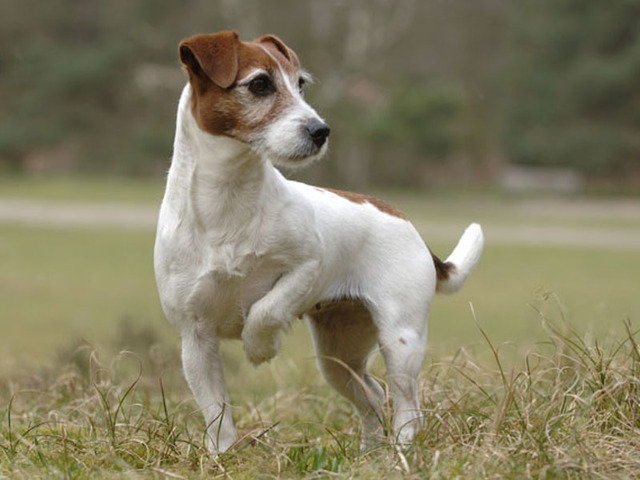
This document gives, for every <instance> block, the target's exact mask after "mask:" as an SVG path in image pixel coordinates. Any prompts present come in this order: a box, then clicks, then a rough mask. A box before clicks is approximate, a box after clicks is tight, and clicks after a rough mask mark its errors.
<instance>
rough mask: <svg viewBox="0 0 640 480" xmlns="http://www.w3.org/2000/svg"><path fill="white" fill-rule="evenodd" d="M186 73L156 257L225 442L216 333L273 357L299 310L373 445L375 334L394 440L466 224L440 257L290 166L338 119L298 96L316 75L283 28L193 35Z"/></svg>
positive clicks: (379, 396) (402, 221) (199, 386)
mask: <svg viewBox="0 0 640 480" xmlns="http://www.w3.org/2000/svg"><path fill="white" fill-rule="evenodd" d="M179 54H180V60H181V62H182V64H183V67H184V69H185V70H186V73H187V75H188V83H187V85H186V86H185V87H184V90H183V91H182V95H181V97H180V101H179V106H178V113H177V125H176V136H175V142H174V146H173V149H174V151H173V158H172V162H171V167H170V169H169V173H168V176H167V185H166V192H165V195H164V199H163V201H162V205H161V208H160V214H159V220H158V228H157V236H156V242H155V247H154V267H155V274H156V281H157V286H158V291H159V296H160V300H161V303H162V307H163V311H164V313H165V315H166V317H167V318H168V320H169V321H170V323H172V324H173V325H174V326H175V327H176V328H177V330H178V331H179V333H180V335H181V340H182V363H183V369H184V374H185V377H186V380H187V382H188V384H189V386H190V388H191V390H192V392H193V395H194V397H195V400H196V401H197V403H198V406H199V407H200V409H201V410H202V413H203V415H204V418H205V422H206V425H207V435H206V443H207V447H208V449H209V451H210V452H212V453H213V454H217V453H219V452H223V451H225V450H227V449H228V448H229V447H231V446H232V445H233V444H234V442H235V441H236V439H237V433H236V430H235V427H234V424H233V420H232V415H231V411H230V405H229V397H228V393H227V388H226V385H225V379H224V373H223V367H222V364H221V358H220V352H219V343H220V341H221V340H224V339H241V340H242V343H243V347H244V351H245V353H246V356H247V358H248V360H249V361H250V362H251V363H252V364H254V365H258V364H261V363H263V362H266V361H268V360H270V359H272V358H273V357H274V356H275V355H276V354H277V353H278V350H279V348H280V335H281V332H282V331H283V330H285V329H286V328H287V326H288V325H289V324H290V323H291V322H292V321H294V320H295V319H297V318H303V319H305V320H306V322H307V323H308V326H309V328H310V330H311V334H312V337H313V344H314V347H315V351H316V354H317V361H318V365H319V369H320V371H321V373H322V375H323V376H324V378H325V379H326V380H327V381H328V383H329V384H330V385H332V386H333V387H334V388H335V389H336V390H337V391H338V392H339V393H340V394H342V395H343V396H344V397H346V398H347V399H349V400H350V401H351V402H352V403H353V404H354V405H355V408H356V409H357V411H358V413H359V415H360V417H361V419H362V429H363V438H364V441H365V445H366V442H367V441H370V440H371V439H375V438H379V437H381V436H382V435H383V428H382V424H381V419H382V418H383V406H384V403H385V400H386V396H385V392H384V390H383V388H382V387H381V386H380V384H379V383H378V382H377V381H376V380H375V379H374V378H372V377H371V376H370V375H368V374H367V359H368V357H369V355H370V353H371V352H372V351H373V350H374V348H376V347H378V348H379V351H380V352H381V353H382V356H383V358H384V360H385V364H386V368H387V377H388V389H389V394H390V397H391V399H392V400H393V423H392V435H393V439H394V441H397V442H400V443H406V442H410V441H411V440H412V439H413V438H414V436H415V435H416V433H417V431H418V430H419V428H420V425H421V414H420V406H419V403H418V393H417V377H418V373H419V371H420V368H421V364H422V362H423V359H424V356H425V351H426V348H427V316H428V313H429V308H430V305H431V301H432V299H433V297H434V294H435V292H436V291H439V292H443V293H453V292H455V291H456V290H458V289H459V288H460V287H461V286H462V283H463V282H464V281H465V279H466V278H467V276H468V275H469V273H470V272H471V270H472V269H473V267H474V266H475V264H476V262H477V261H478V259H479V257H480V253H481V251H482V247H483V242H484V240H483V234H482V229H481V228H480V226H479V225H477V224H471V225H470V226H469V227H468V228H467V229H466V231H465V232H464V234H463V235H462V237H461V239H460V240H459V242H458V244H457V246H456V247H455V249H454V250H453V252H452V254H451V255H450V256H449V257H448V258H447V260H446V261H444V262H443V261H441V260H440V259H438V257H436V256H435V255H433V254H432V253H431V251H430V250H429V248H428V247H427V246H426V245H425V243H424V242H423V240H422V239H421V237H420V235H419V234H418V232H417V231H416V229H415V228H414V227H413V225H412V224H411V223H410V222H409V220H408V219H407V217H406V216H405V215H404V214H402V213H401V212H400V211H398V210H396V209H395V208H393V207H391V206H389V205H388V204H386V203H384V202H382V201H380V200H378V199H376V198H373V197H369V196H365V195H360V194H356V193H349V192H342V191H338V190H333V189H329V188H318V187H314V186H310V185H306V184H303V183H299V182H295V181H290V180H288V179H286V178H285V177H284V176H283V175H282V174H281V173H280V172H279V170H277V169H276V168H275V166H281V167H296V168H298V167H301V166H304V165H307V164H309V163H311V162H314V161H316V160H318V159H319V158H321V157H322V156H323V155H324V154H325V152H326V151H327V148H328V137H329V133H330V129H329V126H328V125H327V124H326V123H325V121H324V120H323V119H322V118H321V117H320V116H319V115H318V113H316V111H315V110H314V109H313V108H312V107H311V106H310V105H309V104H308V103H307V102H305V100H304V97H303V92H302V88H303V85H304V84H305V83H306V82H308V81H310V80H311V78H310V76H309V74H307V73H306V72H305V71H304V70H302V69H301V66H300V61H299V59H298V56H297V55H296V54H295V53H294V52H293V50H291V49H290V48H289V47H288V46H287V45H285V44H284V43H283V42H282V41H281V40H280V39H279V38H277V37H276V36H273V35H266V36H263V37H261V38H258V39H257V40H255V41H252V42H243V41H240V39H239V37H238V33H237V32H232V31H224V32H219V33H215V34H206V35H196V36H193V37H190V38H187V39H185V40H183V41H182V42H181V43H180V46H179Z"/></svg>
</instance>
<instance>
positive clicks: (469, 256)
mask: <svg viewBox="0 0 640 480" xmlns="http://www.w3.org/2000/svg"><path fill="white" fill-rule="evenodd" d="M483 245H484V236H483V235H482V228H480V225H478V224H477V223H472V224H471V225H469V226H468V227H467V229H466V230H465V231H464V233H463V234H462V237H460V240H459V241H458V245H456V248H454V249H453V252H451V255H449V257H448V258H447V259H446V260H445V261H444V262H443V261H442V260H440V259H439V258H438V257H436V256H435V255H434V254H433V252H432V253H431V256H432V257H433V263H434V265H435V267H436V275H437V278H438V284H437V287H436V291H437V292H439V293H445V294H451V293H455V292H457V291H458V290H460V288H461V287H462V284H463V283H464V281H465V280H466V279H467V277H468V276H469V274H470V273H471V270H473V267H475V266H476V263H478V260H480V254H481V253H482V247H483Z"/></svg>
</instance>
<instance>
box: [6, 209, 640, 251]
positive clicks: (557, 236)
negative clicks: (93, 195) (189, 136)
mask: <svg viewBox="0 0 640 480" xmlns="http://www.w3.org/2000/svg"><path fill="white" fill-rule="evenodd" d="M625 205H626V208H625V209H623V210H620V209H614V210H612V209H611V208H610V206H609V207H607V206H601V205H599V204H594V205H590V204H586V205H578V204H573V205H571V206H567V205H563V206H560V207H556V206H554V205H552V204H549V205H547V204H537V205H534V206H532V207H528V208H535V209H536V210H540V209H541V210H546V209H548V212H549V214H550V216H551V217H553V218H558V215H561V212H564V213H566V215H567V218H569V217H570V218H576V216H583V218H584V217H586V215H587V213H588V212H589V211H591V212H593V213H594V217H600V216H601V217H604V216H606V214H607V212H609V213H611V212H612V211H617V212H619V213H620V212H624V216H630V217H631V218H635V215H636V214H638V217H637V218H639V222H638V224H639V225H640V210H638V204H637V203H633V204H625ZM528 213H531V212H530V211H529V212H528ZM526 214H527V212H523V215H524V216H525V217H526ZM157 215H158V207H157V206H139V205H123V204H106V203H102V204H77V203H57V202H56V203H49V202H44V201H30V200H22V199H15V200H11V199H0V226H1V225H2V224H18V225H28V226H36V227H55V228H70V227H85V228H86V227H103V228H104V227H107V228H119V229H122V228H123V229H132V230H146V231H152V230H153V229H154V228H155V225H156V220H157ZM416 227H417V228H418V230H419V231H420V232H421V233H422V234H423V235H424V237H425V238H426V239H429V240H431V241H455V240H456V239H457V238H458V237H459V236H460V234H461V233H462V229H463V228H464V226H462V225H459V224H457V223H435V222H434V223H432V222H428V221H420V220H418V221H417V222H416ZM483 229H484V231H485V235H486V241H487V243H491V244H494V245H497V244H500V245H564V246H580V247H603V248H626V249H640V226H639V227H638V228H630V227H627V228H613V227H611V228H609V227H607V228H605V227H588V226H570V227H564V226H522V225H515V226H513V225H505V224H502V223H498V222H496V223H484V224H483Z"/></svg>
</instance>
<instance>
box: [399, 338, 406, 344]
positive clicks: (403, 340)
mask: <svg viewBox="0 0 640 480" xmlns="http://www.w3.org/2000/svg"><path fill="white" fill-rule="evenodd" d="M399 340H400V343H401V344H403V345H406V344H407V341H406V340H405V339H404V338H402V337H400V338H399Z"/></svg>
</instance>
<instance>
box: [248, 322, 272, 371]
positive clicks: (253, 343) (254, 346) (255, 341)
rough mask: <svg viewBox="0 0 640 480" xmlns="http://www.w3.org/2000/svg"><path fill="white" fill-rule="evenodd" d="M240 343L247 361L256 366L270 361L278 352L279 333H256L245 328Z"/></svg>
mask: <svg viewBox="0 0 640 480" xmlns="http://www.w3.org/2000/svg"><path fill="white" fill-rule="evenodd" d="M242 343H243V347H244V353H245V355H246V356H247V359H248V360H249V361H250V362H251V363H252V364H253V365H255V366H258V365H260V364H261V363H263V362H267V361H269V360H271V359H272V358H273V357H275V356H276V355H277V354H278V352H279V351H280V332H279V331H277V330H272V331H270V332H267V331H264V330H263V331H261V332H259V333H256V332H252V331H251V329H247V328H245V329H244V330H243V331H242Z"/></svg>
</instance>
